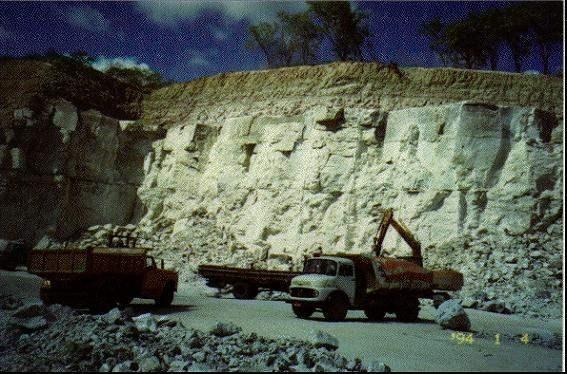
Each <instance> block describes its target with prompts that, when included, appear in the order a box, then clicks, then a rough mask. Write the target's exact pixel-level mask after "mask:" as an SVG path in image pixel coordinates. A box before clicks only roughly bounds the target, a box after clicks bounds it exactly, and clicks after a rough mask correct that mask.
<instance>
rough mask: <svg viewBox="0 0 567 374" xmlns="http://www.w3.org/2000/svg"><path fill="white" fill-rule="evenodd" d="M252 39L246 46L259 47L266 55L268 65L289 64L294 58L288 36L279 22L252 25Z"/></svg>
mask: <svg viewBox="0 0 567 374" xmlns="http://www.w3.org/2000/svg"><path fill="white" fill-rule="evenodd" d="M249 31H250V36H251V37H250V39H249V40H248V41H247V43H246V46H247V47H248V48H250V49H254V48H258V49H260V50H261V51H262V53H264V56H266V60H267V63H268V67H278V66H288V65H290V64H291V61H292V59H293V51H292V49H291V45H290V44H291V43H290V42H289V40H288V38H286V36H285V35H284V34H283V33H282V26H281V24H280V23H279V22H273V23H268V22H261V23H259V24H257V25H252V26H250V29H249Z"/></svg>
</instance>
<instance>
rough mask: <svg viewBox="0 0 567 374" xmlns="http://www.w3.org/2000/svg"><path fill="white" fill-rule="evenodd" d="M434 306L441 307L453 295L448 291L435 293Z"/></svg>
mask: <svg viewBox="0 0 567 374" xmlns="http://www.w3.org/2000/svg"><path fill="white" fill-rule="evenodd" d="M432 299H433V306H434V307H435V309H437V308H439V307H440V306H441V304H443V303H444V302H445V301H447V300H451V296H450V295H449V294H448V293H445V292H443V293H438V294H435V295H433V298H432Z"/></svg>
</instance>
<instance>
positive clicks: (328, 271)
mask: <svg viewBox="0 0 567 374" xmlns="http://www.w3.org/2000/svg"><path fill="white" fill-rule="evenodd" d="M303 272H304V273H305V274H323V275H331V276H334V275H337V263H336V262H335V261H333V260H327V259H323V258H314V259H310V260H307V262H306V263H305V267H304V268H303Z"/></svg>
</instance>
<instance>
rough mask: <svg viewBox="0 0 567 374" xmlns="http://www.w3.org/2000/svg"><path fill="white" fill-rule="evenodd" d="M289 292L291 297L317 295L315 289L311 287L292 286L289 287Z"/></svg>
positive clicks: (311, 296)
mask: <svg viewBox="0 0 567 374" xmlns="http://www.w3.org/2000/svg"><path fill="white" fill-rule="evenodd" d="M289 294H290V295H291V296H292V297H301V298H313V297H317V291H316V290H313V289H311V288H302V287H294V288H292V289H290V291H289Z"/></svg>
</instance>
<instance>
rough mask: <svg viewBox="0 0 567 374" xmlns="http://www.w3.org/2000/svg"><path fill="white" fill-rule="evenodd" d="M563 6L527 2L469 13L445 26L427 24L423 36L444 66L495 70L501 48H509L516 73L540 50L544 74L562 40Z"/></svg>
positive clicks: (434, 21) (546, 72) (558, 3)
mask: <svg viewBox="0 0 567 374" xmlns="http://www.w3.org/2000/svg"><path fill="white" fill-rule="evenodd" d="M562 21H563V20H562V4H561V3H560V2H526V3H517V4H514V5H511V6H508V7H505V8H495V9H494V8H493V9H488V10H485V11H483V12H480V13H473V14H469V15H468V16H467V17H466V18H465V19H463V20H460V21H455V22H452V23H449V24H443V23H442V22H441V21H440V20H439V19H433V20H431V21H429V22H425V23H424V24H423V25H422V27H421V30H420V31H421V33H422V34H423V35H426V36H428V37H429V39H430V44H429V46H430V48H431V50H432V51H434V52H435V53H436V54H438V55H439V56H440V58H441V59H442V61H443V63H444V64H445V63H446V61H447V59H448V60H450V61H451V62H452V63H453V64H454V65H456V66H464V67H466V68H469V69H470V68H482V67H485V66H489V67H490V68H491V69H493V70H495V69H496V68H497V67H498V59H499V56H500V51H501V47H502V46H504V45H505V46H507V47H508V48H509V49H510V52H511V57H512V60H513V63H514V69H515V70H516V71H517V72H520V71H521V70H522V65H523V62H524V61H525V59H526V57H527V56H529V54H530V53H531V52H532V49H533V47H537V48H538V51H537V53H538V54H539V57H540V59H541V63H542V66H543V72H544V74H549V73H550V71H549V70H550V67H549V59H550V58H551V54H552V51H553V50H554V49H553V48H554V47H555V46H556V45H558V44H559V43H561V41H562V40H563V34H562V32H563V23H562Z"/></svg>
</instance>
